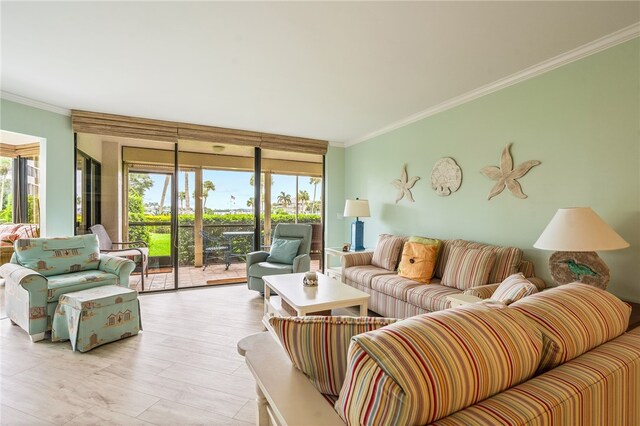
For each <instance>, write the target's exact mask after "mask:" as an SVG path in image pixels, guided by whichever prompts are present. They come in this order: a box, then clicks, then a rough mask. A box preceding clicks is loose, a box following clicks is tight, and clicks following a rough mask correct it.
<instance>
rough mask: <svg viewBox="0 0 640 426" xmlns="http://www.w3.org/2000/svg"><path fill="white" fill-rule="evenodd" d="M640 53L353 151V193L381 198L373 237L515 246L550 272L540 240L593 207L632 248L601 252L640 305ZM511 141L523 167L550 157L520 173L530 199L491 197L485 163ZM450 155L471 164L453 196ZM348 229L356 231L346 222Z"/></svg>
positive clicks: (491, 98)
mask: <svg viewBox="0 0 640 426" xmlns="http://www.w3.org/2000/svg"><path fill="white" fill-rule="evenodd" d="M639 52H640V41H639V40H638V39H634V40H632V41H630V42H627V43H624V44H621V45H619V46H615V47H613V48H610V49H608V50H605V51H603V52H600V53H597V54H595V55H592V56H589V57H587V58H585V59H582V60H580V61H577V62H574V63H571V64H568V65H566V66H563V67H561V68H558V69H556V70H553V71H550V72H547V73H545V74H543V75H540V76H538V77H536V78H533V79H530V80H527V81H525V82H522V83H519V84H517V85H514V86H511V87H509V88H506V89H503V90H501V91H498V92H495V93H493V94H490V95H487V96H484V97H482V98H479V99H477V100H475V101H472V102H469V103H467V104H464V105H462V106H459V107H457V108H454V109H451V110H448V111H446V112H443V113H440V114H437V115H435V116H432V117H429V118H426V119H423V120H421V121H419V122H416V123H413V124H410V125H407V126H404V127H402V128H400V129H397V130H395V131H393V132H390V133H387V134H384V135H382V136H379V137H376V138H373V139H371V140H369V141H366V142H364V143H360V144H357V145H354V146H351V147H349V148H347V149H346V154H345V185H346V190H345V194H344V195H345V196H347V197H360V198H368V199H369V200H370V205H371V214H372V217H371V218H368V219H365V245H366V246H369V247H372V246H374V245H375V241H376V238H377V235H378V234H379V233H381V232H392V233H398V234H419V235H424V236H433V237H440V238H464V239H469V240H476V241H482V242H487V243H493V244H500V245H505V244H506V245H514V246H517V247H520V248H522V249H523V250H524V251H525V256H526V257H527V258H528V259H531V260H533V261H534V262H535V265H536V272H537V274H538V275H539V276H542V277H543V278H545V279H547V280H550V278H549V274H548V266H547V259H548V256H549V255H550V254H551V253H550V252H547V251H541V250H537V249H534V248H533V247H532V246H533V243H534V242H535V241H536V239H537V238H538V236H539V235H540V233H541V232H542V230H543V229H544V228H545V226H546V225H547V223H548V222H549V220H550V219H551V217H552V216H553V214H554V213H555V211H556V210H557V209H558V208H560V207H572V206H590V207H592V208H593V209H594V210H595V211H596V212H597V213H598V214H599V215H600V216H601V217H602V218H603V219H604V220H605V221H606V222H607V223H608V224H609V225H610V226H611V227H613V228H614V229H615V230H616V231H617V232H618V233H619V234H620V235H622V237H623V238H624V239H626V240H627V241H628V242H629V243H630V244H631V247H630V248H628V249H625V250H618V251H613V252H602V253H600V255H601V256H602V258H603V259H604V260H605V262H606V263H607V264H608V265H609V267H610V268H611V276H612V280H611V284H610V286H609V290H610V291H611V292H612V293H614V294H616V295H618V296H620V297H623V298H627V299H630V300H635V301H640V66H639V64H640V53H639ZM470 72H472V70H470ZM381 101H383V100H381ZM508 142H513V143H514V145H513V147H512V154H513V157H514V163H515V164H519V163H521V162H523V161H526V160H540V161H541V162H542V164H541V165H539V166H537V167H534V168H533V169H532V170H531V171H530V172H529V173H528V174H527V175H526V176H524V177H523V178H522V179H520V183H521V184H522V187H523V189H524V192H525V194H527V195H528V196H529V198H527V199H526V200H521V199H517V198H515V197H513V196H512V195H511V194H510V193H509V192H508V191H507V190H505V191H504V192H503V193H502V194H500V195H499V196H497V197H495V198H493V199H492V200H491V201H487V194H488V193H489V190H490V189H491V187H492V186H493V183H494V182H493V181H490V180H489V179H488V178H486V177H484V176H482V175H481V174H480V169H481V168H483V167H485V166H489V165H499V156H500V152H501V151H502V148H503V147H504V146H505V145H506V144H507V143H508ZM441 157H453V158H454V159H455V160H456V161H457V162H458V164H459V165H460V167H461V168H462V172H463V179H462V186H461V188H460V190H459V191H458V192H456V193H454V194H452V195H451V196H449V197H439V196H438V195H436V193H435V192H434V191H433V190H432V189H431V185H430V175H431V169H432V167H433V165H434V163H435V162H436V160H438V159H439V158H441ZM404 163H407V164H408V171H409V175H410V176H420V177H421V180H419V181H418V183H417V184H416V185H415V187H414V189H413V195H414V198H415V200H416V202H415V203H411V202H409V201H407V200H406V199H403V200H401V201H400V202H399V203H398V204H395V203H394V199H395V198H394V197H395V189H394V188H393V187H392V186H391V184H390V182H391V181H392V180H393V179H396V178H399V177H400V170H401V166H402V165H403V164H404ZM343 229H344V231H343V232H344V234H343V235H344V238H346V237H347V235H348V224H347V223H345V224H344V228H343Z"/></svg>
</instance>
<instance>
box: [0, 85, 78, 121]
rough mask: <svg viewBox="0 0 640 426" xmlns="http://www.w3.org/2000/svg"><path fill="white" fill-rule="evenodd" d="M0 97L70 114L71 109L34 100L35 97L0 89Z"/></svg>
mask: <svg viewBox="0 0 640 426" xmlns="http://www.w3.org/2000/svg"><path fill="white" fill-rule="evenodd" d="M0 98H2V99H5V100H7V101H11V102H15V103H18V104H22V105H27V106H30V107H34V108H38V109H43V110H45V111H50V112H55V113H56V114H60V115H67V116H70V115H71V110H68V109H66V108H62V107H59V106H55V105H51V104H48V103H46V102H41V101H36V100H35V99H29V98H25V97H24V96H20V95H15V94H13V93H9V92H5V91H4V90H3V91H0Z"/></svg>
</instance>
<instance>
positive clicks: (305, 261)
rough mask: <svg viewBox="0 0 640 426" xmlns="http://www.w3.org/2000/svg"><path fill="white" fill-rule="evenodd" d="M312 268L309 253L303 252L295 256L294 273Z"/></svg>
mask: <svg viewBox="0 0 640 426" xmlns="http://www.w3.org/2000/svg"><path fill="white" fill-rule="evenodd" d="M310 269H311V257H310V256H309V255H308V254H301V255H300V256H296V257H294V258H293V273H294V274H295V273H297V272H309V270H310Z"/></svg>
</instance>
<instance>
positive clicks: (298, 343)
mask: <svg viewBox="0 0 640 426" xmlns="http://www.w3.org/2000/svg"><path fill="white" fill-rule="evenodd" d="M396 321H398V320H396V319H392V318H373V317H339V316H335V317H322V316H308V317H286V318H277V317H274V318H270V319H269V323H270V324H271V326H272V327H273V330H274V331H275V333H276V334H277V336H278V338H279V339H280V342H281V343H282V346H283V347H284V349H285V350H286V351H287V353H288V354H289V357H290V358H291V361H292V362H293V365H294V366H295V367H296V368H297V369H299V370H300V371H302V372H303V373H304V374H305V375H307V376H308V377H309V379H311V382H312V383H313V384H314V386H315V387H316V388H317V389H318V390H319V391H320V392H321V393H323V394H329V395H338V393H339V392H340V388H341V387H342V382H343V381H344V377H345V372H346V365H347V351H348V349H349V342H350V340H351V338H352V337H353V336H355V335H357V334H360V333H364V332H367V331H371V330H376V329H378V328H380V327H384V326H385V325H388V324H392V323H394V322H396Z"/></svg>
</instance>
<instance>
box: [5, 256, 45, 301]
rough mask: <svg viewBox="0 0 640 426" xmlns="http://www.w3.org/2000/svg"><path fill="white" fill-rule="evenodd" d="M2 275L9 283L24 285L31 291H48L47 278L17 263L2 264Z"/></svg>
mask: <svg viewBox="0 0 640 426" xmlns="http://www.w3.org/2000/svg"><path fill="white" fill-rule="evenodd" d="M0 276H2V277H4V278H5V281H6V283H7V285H8V284H9V283H10V282H11V283H13V284H15V285H20V286H22V287H24V288H25V289H26V290H28V291H29V292H31V291H44V293H45V295H46V293H47V278H46V277H45V276H44V275H42V274H40V273H39V272H37V271H34V270H33V269H29V268H25V267H24V266H22V265H18V264H17V263H5V264H4V265H2V266H0ZM45 300H46V297H45Z"/></svg>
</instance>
